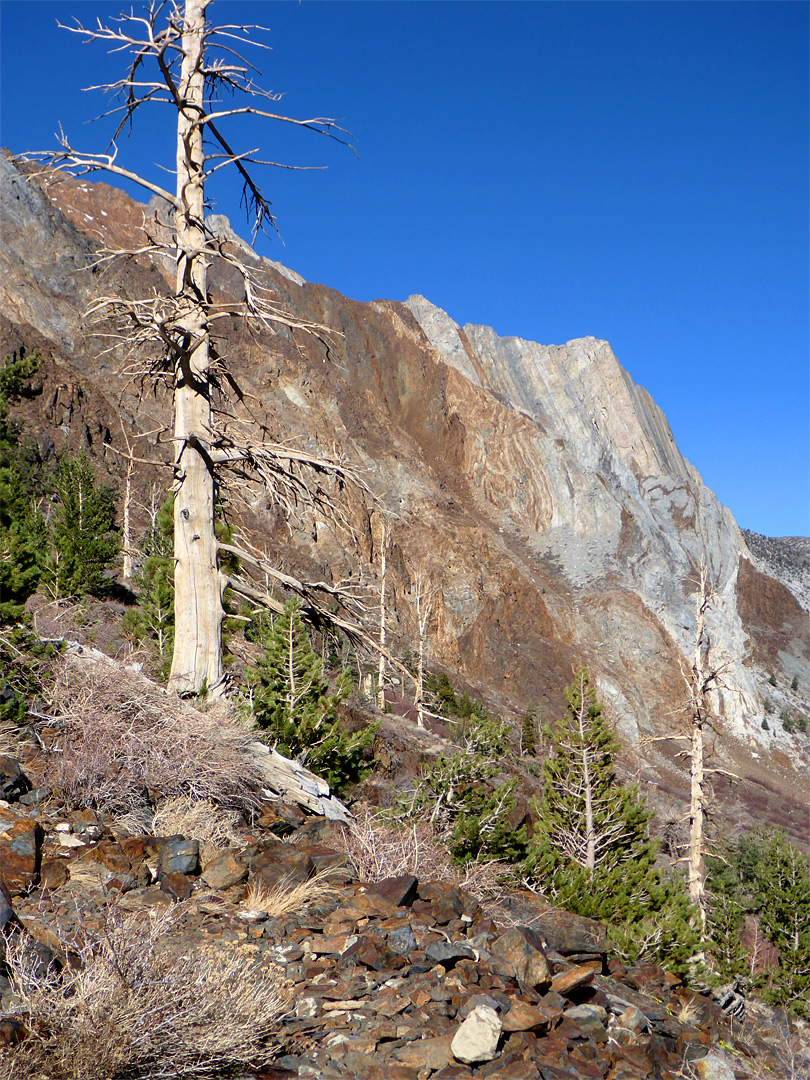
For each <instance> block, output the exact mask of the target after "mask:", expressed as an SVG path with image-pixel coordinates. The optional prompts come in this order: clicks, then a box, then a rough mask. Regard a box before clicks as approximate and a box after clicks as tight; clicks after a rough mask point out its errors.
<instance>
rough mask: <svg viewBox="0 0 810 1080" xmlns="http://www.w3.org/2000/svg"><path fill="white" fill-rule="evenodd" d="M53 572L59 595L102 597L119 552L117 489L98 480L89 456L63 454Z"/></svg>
mask: <svg viewBox="0 0 810 1080" xmlns="http://www.w3.org/2000/svg"><path fill="white" fill-rule="evenodd" d="M55 486H56V497H57V500H58V502H57V508H56V524H55V526H54V529H53V533H52V543H53V549H54V551H53V558H52V562H51V574H52V580H53V584H54V591H55V592H56V595H57V596H60V597H67V596H84V595H85V594H90V595H91V596H102V595H103V594H104V593H105V592H106V591H107V589H108V586H109V582H108V578H107V575H106V571H107V569H108V568H109V567H110V565H111V564H112V562H113V560H114V559H115V557H116V555H117V554H118V551H119V547H120V544H119V537H118V530H117V529H116V527H115V491H114V489H113V488H110V487H105V486H103V485H101V484H99V483H97V481H96V477H95V474H94V473H93V468H92V466H91V465H90V462H89V461H88V460H87V456H86V455H85V453H84V452H83V451H82V453H81V454H80V455H79V457H77V458H63V459H62V461H61V462H60V464H59V468H58V469H57V473H56V480H55Z"/></svg>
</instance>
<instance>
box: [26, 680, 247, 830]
mask: <svg viewBox="0 0 810 1080" xmlns="http://www.w3.org/2000/svg"><path fill="white" fill-rule="evenodd" d="M51 695H52V701H53V705H52V712H53V714H54V716H55V719H54V720H51V721H44V722H43V725H42V726H43V727H48V726H50V727H52V728H55V730H56V731H57V733H58V734H57V736H56V739H55V741H54V739H53V735H52V734H51V735H50V736H49V740H48V741H49V742H51V744H52V745H51V752H50V753H49V754H48V755H47V757H46V759H45V764H44V768H43V771H42V777H41V779H42V782H43V783H44V784H46V785H47V786H49V787H51V788H52V789H53V791H54V794H55V795H56V797H61V798H62V799H63V800H64V801H65V802H66V803H68V804H69V805H72V806H80V807H86V806H92V807H94V808H97V809H101V810H104V811H105V812H107V813H110V814H113V815H125V814H127V813H131V812H133V811H136V812H137V811H141V812H142V811H143V810H144V809H145V806H146V802H145V795H144V793H145V791H146V790H147V789H150V790H151V791H158V792H160V793H161V795H163V796H164V797H165V798H167V799H178V798H183V799H187V800H189V801H191V802H202V801H210V802H213V803H216V804H219V805H222V806H226V807H230V808H232V809H239V808H247V807H248V806H250V805H252V804H253V801H254V796H253V792H254V791H255V789H256V787H257V786H259V785H260V783H261V776H260V774H259V773H258V771H257V770H256V767H255V765H254V764H253V762H252V759H251V756H250V754H249V752H248V751H247V746H248V744H249V743H250V742H251V741H253V736H252V735H251V733H250V731H249V729H248V728H246V727H245V726H244V725H242V724H239V723H236V722H234V721H233V720H231V719H228V718H225V717H223V716H219V715H208V714H206V713H202V712H199V711H198V710H197V709H194V708H192V707H191V706H190V705H188V704H187V703H185V702H183V701H181V700H180V699H179V698H177V697H175V696H174V695H171V694H168V693H166V692H165V691H163V690H162V689H161V688H160V687H158V686H156V685H155V684H154V683H151V682H150V681H149V680H148V679H145V678H143V677H142V676H140V675H138V674H137V673H134V672H131V671H127V670H125V669H122V668H121V667H120V666H119V667H116V666H114V665H112V664H103V663H98V664H87V665H79V664H77V663H75V662H72V663H70V662H65V661H61V662H59V663H57V664H56V665H55V666H54V684H53V687H52V691H51Z"/></svg>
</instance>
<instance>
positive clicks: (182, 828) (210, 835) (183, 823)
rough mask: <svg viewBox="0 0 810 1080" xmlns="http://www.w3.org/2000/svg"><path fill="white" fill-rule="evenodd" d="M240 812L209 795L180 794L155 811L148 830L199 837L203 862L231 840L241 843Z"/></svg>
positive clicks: (191, 838)
mask: <svg viewBox="0 0 810 1080" xmlns="http://www.w3.org/2000/svg"><path fill="white" fill-rule="evenodd" d="M240 820H241V814H240V813H239V812H238V811H236V810H225V809H223V808H222V807H221V806H217V804H216V803H214V802H212V801H211V800H210V799H197V800H195V799H189V798H186V797H185V796H182V795H181V796H178V797H177V798H175V799H166V800H165V801H164V802H162V803H161V804H160V806H159V807H158V809H157V810H156V811H155V813H154V814H153V815H152V820H151V822H150V824H149V831H150V832H151V833H152V835H153V836H177V835H179V836H184V837H186V839H188V840H198V841H199V843H200V857H201V859H202V861H203V863H205V862H207V861H208V860H209V859H210V858H212V857H213V856H214V855H216V854H217V853H218V852H220V851H223V850H225V849H226V848H228V847H230V846H231V845H232V844H237V843H239V834H238V833H237V832H236V827H237V825H238V824H239V822H240Z"/></svg>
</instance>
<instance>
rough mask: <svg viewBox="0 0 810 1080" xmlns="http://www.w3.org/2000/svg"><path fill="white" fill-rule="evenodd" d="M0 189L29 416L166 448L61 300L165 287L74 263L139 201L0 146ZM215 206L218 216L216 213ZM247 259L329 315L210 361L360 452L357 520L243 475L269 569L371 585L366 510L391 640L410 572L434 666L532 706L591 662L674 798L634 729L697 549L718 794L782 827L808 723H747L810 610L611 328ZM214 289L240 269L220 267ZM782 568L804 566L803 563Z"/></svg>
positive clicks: (673, 693) (161, 276) (648, 703)
mask: <svg viewBox="0 0 810 1080" xmlns="http://www.w3.org/2000/svg"><path fill="white" fill-rule="evenodd" d="M0 195H1V196H2V212H3V219H4V228H3V236H2V243H1V244H0V248H1V250H0V260H2V262H1V263H0V265H2V267H3V275H2V281H0V305H1V306H2V314H1V315H0V333H1V336H2V339H3V340H2V343H0V344H2V347H3V350H4V352H8V351H10V350H11V349H13V348H17V347H19V345H20V344H24V345H25V346H26V348H28V349H31V348H33V347H35V346H39V347H40V348H41V349H42V350H43V353H44V355H45V356H46V364H45V366H44V368H43V373H42V379H43V392H42V394H41V395H40V397H39V398H38V399H37V402H36V403H35V405H34V406H32V407H31V408H30V409H29V416H28V419H29V422H30V424H31V425H32V427H33V429H34V430H36V431H37V432H38V434H39V436H40V438H41V439H43V440H51V441H53V442H54V443H55V444H56V447H57V449H58V448H59V446H60V445H62V444H64V443H65V442H67V443H72V444H73V445H77V444H78V443H79V442H83V443H84V444H85V445H87V444H88V442H89V443H91V444H92V447H93V450H94V452H101V450H102V449H103V448H104V446H105V444H108V445H109V444H112V445H113V446H116V445H122V442H123V440H122V437H121V435H120V434H119V432H120V422H121V420H122V421H123V423H124V424H126V425H127V426H129V425H132V426H133V427H134V428H135V429H137V430H139V431H142V432H153V434H151V435H149V437H148V438H147V439H146V440H144V441H145V442H147V443H150V444H151V448H150V451H149V454H150V456H151V457H153V458H162V459H163V460H168V459H169V457H170V444H169V443H168V435H167V434H164V435H160V434H154V431H155V430H156V429H157V428H159V427H160V426H161V424H165V423H166V421H167V418H168V406H169V402H168V400H167V398H166V397H165V396H164V397H161V396H160V395H157V396H155V395H152V394H149V395H146V396H143V397H139V396H138V394H137V392H136V387H135V385H134V384H132V383H128V382H127V381H126V380H125V379H124V378H123V377H122V376H121V375H120V374H118V372H119V370H120V366H121V359H122V354H121V350H120V348H117V347H116V348H114V349H113V351H112V352H111V353H104V352H103V348H104V346H103V345H102V344H100V342H99V340H98V339H96V338H93V337H92V336H91V335H90V334H89V333H88V331H87V329H86V328H85V327H84V325H83V316H82V312H83V311H84V309H85V308H86V306H87V303H88V300H89V299H90V298H92V296H94V295H98V293H99V292H102V291H103V292H110V291H113V290H121V291H126V292H129V293H130V294H132V295H135V294H136V293H137V291H138V290H144V289H155V288H157V289H161V288H165V287H166V280H167V272H168V271H167V268H166V267H161V266H159V265H155V264H152V263H150V262H149V261H148V260H140V261H138V260H133V261H131V262H130V263H129V264H128V265H126V266H125V267H121V268H118V269H116V270H111V271H107V272H104V273H102V272H100V271H98V270H95V271H94V270H93V269H92V268H91V264H92V262H93V260H94V254H93V253H94V252H95V251H96V250H97V248H98V247H99V245H102V244H111V245H118V246H120V245H124V244H128V245H131V244H132V243H133V241H134V240H135V239H137V237H138V236H139V235H142V234H141V232H140V230H141V228H142V225H143V222H144V207H142V206H139V205H138V204H136V203H134V202H132V201H131V200H129V199H128V198H127V197H126V196H124V195H123V194H122V193H120V192H116V191H114V190H113V189H110V188H108V187H106V185H103V184H99V185H93V184H87V183H84V184H82V183H77V182H73V181H62V182H59V183H56V184H53V185H51V186H49V187H47V188H46V194H43V193H42V191H41V189H40V188H39V186H38V185H37V184H35V183H33V182H32V181H31V180H29V179H26V178H24V177H23V176H21V175H20V174H19V172H18V171H17V170H16V168H15V167H14V165H13V164H12V163H11V162H10V161H9V160H6V159H0ZM216 225H217V229H218V231H219V232H220V233H221V234H222V235H223V236H227V235H228V234H229V228H230V227H229V226H228V225H227V222H224V221H221V220H219V221H217V223H216ZM230 235H231V238H232V236H233V234H230ZM262 262H263V273H265V275H266V279H267V281H268V283H269V284H270V285H271V286H272V287H273V289H274V290H275V292H276V294H277V297H278V299H279V301H280V302H283V303H284V304H285V305H286V306H287V307H288V308H289V309H290V310H291V311H292V312H294V313H295V314H296V315H298V316H300V317H301V318H302V319H308V320H313V321H317V322H320V323H322V324H324V325H326V326H328V327H330V328H331V330H332V336H331V341H330V343H329V348H328V351H327V349H326V348H325V347H324V345H323V343H321V342H318V341H316V340H314V339H313V338H311V337H310V338H307V337H304V336H301V337H298V336H296V339H295V340H294V341H293V340H292V339H291V337H290V335H289V333H287V332H285V333H279V334H276V335H266V334H261V335H257V336H253V335H251V334H250V333H248V332H247V331H246V330H245V329H244V328H240V327H238V326H234V327H232V328H231V330H230V332H229V335H228V338H229V340H228V354H229V364H230V367H231V370H232V371H233V373H234V375H235V377H236V379H237V381H238V383H239V385H240V387H241V389H242V391H243V393H244V395H245V401H247V402H248V403H249V405H250V407H251V409H252V411H253V413H254V415H255V416H257V417H258V418H259V419H262V420H263V421H265V422H266V423H267V425H268V427H269V428H270V430H272V431H273V433H274V435H275V437H276V438H279V439H282V438H289V439H294V440H296V443H297V445H303V446H306V447H308V448H310V449H313V450H317V451H318V452H320V453H330V452H331V451H332V448H333V447H337V448H339V449H340V451H341V452H343V453H344V454H345V455H346V456H347V457H348V458H349V459H351V460H353V461H354V462H356V463H357V464H359V465H361V466H362V467H364V468H365V470H366V471H365V474H364V475H365V477H366V480H367V483H368V485H369V487H370V488H371V490H372V491H373V493H374V495H375V496H376V497H377V500H378V501H377V502H376V504H375V503H373V502H372V501H371V500H369V499H366V500H361V499H359V498H351V499H349V501H348V502H347V503H346V505H345V511H346V514H347V516H348V519H349V521H350V523H351V526H352V529H353V531H351V532H349V533H340V532H338V531H336V530H335V528H334V526H333V524H332V523H331V522H328V521H325V520H316V519H313V518H311V517H310V518H305V519H304V520H302V521H301V522H299V523H295V524H294V523H285V522H284V520H283V519H282V517H281V515H280V514H279V513H278V511H277V508H275V507H274V504H273V502H272V499H271V498H268V497H267V496H266V495H265V496H261V497H256V498H255V499H254V500H253V501H252V502H251V503H250V505H249V506H246V507H243V508H242V510H241V511H240V514H241V520H242V522H243V525H244V527H245V528H248V529H250V530H251V532H252V535H253V538H254V540H255V541H256V542H257V543H259V545H260V546H262V547H265V546H266V547H267V548H268V550H269V551H270V552H271V553H272V554H273V556H274V557H275V558H277V560H278V561H279V563H281V564H283V565H284V566H285V567H288V568H290V569H296V570H301V571H307V572H310V573H314V574H317V575H331V577H332V578H334V579H338V578H343V577H347V576H350V575H355V576H357V575H359V576H360V577H361V578H362V580H363V581H364V582H365V583H367V584H370V585H371V586H372V587H373V586H374V583H375V581H376V579H377V574H378V568H379V551H378V543H379V536H380V522H381V520H382V518H383V517H384V516H387V520H388V522H389V527H390V531H391V534H392V541H393V546H392V553H391V556H390V558H389V569H390V580H389V585H388V588H389V596H390V597H391V605H390V612H391V617H392V633H393V636H394V639H395V640H396V641H397V644H398V647H399V648H400V649H403V650H404V649H405V648H407V647H408V645H409V644H412V643H413V640H414V636H415V617H414V611H413V604H412V598H411V594H410V589H411V586H412V583H413V579H414V576H415V575H416V574H417V573H418V572H422V573H424V574H426V575H427V576H428V577H429V578H430V580H431V581H432V582H433V583H434V584H435V586H436V587H437V588H438V589H439V594H440V599H439V603H438V605H437V613H436V620H435V624H434V626H433V628H432V635H431V642H430V662H431V664H432V665H434V666H438V667H444V668H446V669H447V670H448V671H449V672H450V673H451V675H453V676H454V677H455V678H456V679H457V680H458V681H461V682H463V683H465V684H466V685H468V686H469V688H470V689H471V690H473V691H475V692H477V693H479V694H481V695H483V696H485V697H486V698H487V699H488V700H489V701H490V702H491V703H492V704H493V705H494V706H496V707H498V708H500V709H501V710H502V711H503V712H504V713H505V714H507V715H519V713H520V712H521V711H522V710H523V709H525V708H526V707H528V706H531V705H534V706H535V707H537V708H538V710H539V711H540V712H541V713H543V714H544V715H545V716H546V717H548V718H551V717H553V716H554V715H555V714H556V713H557V712H558V711H559V710H560V708H561V703H562V698H561V690H562V687H563V686H564V685H565V684H566V683H567V682H569V681H570V673H571V667H572V665H579V664H581V663H585V664H587V666H588V667H589V669H590V670H591V672H592V674H593V675H594V676H595V678H596V680H597V683H598V686H599V690H600V694H601V695H602V697H603V698H604V700H605V702H606V704H607V705H608V707H609V710H610V712H611V714H612V716H613V718H614V720H615V722H616V724H617V726H618V727H619V729H620V731H621V733H622V734H623V736H624V737H625V740H626V741H627V743H628V746H629V748H630V750H629V752H628V761H627V766H628V768H629V769H633V770H638V771H639V773H640V775H641V776H642V778H643V779H645V780H646V781H648V782H650V783H651V784H653V785H654V786H655V787H656V789H657V790H658V791H659V794H661V797H662V798H664V797H670V796H672V797H674V798H675V799H676V800H677V799H679V798H680V797H681V795H682V793H683V790H684V784H685V780H686V769H685V765H684V763H683V761H682V760H680V759H678V758H677V752H678V750H679V745H678V744H676V743H672V742H660V741H652V740H654V739H658V738H660V736H662V735H664V734H667V733H672V732H673V731H676V730H677V731H680V730H682V727H680V725H681V723H682V721H681V719H679V717H678V707H679V705H680V704H681V702H682V700H683V696H684V684H683V678H682V675H681V663H682V662H686V657H688V656H689V655H690V649H691V645H692V635H693V628H694V584H693V579H694V576H695V573H696V570H697V569H698V568H699V566H700V564H701V563H705V565H706V566H707V568H708V570H709V573H710V576H711V578H712V580H713V581H714V582H715V583H716V585H717V589H718V597H717V601H716V603H715V604H714V606H713V609H712V613H711V627H710V629H711V634H712V641H713V646H714V648H715V650H716V656H720V657H723V658H726V659H728V660H731V661H732V664H731V668H730V672H729V677H728V684H729V689H728V690H727V691H725V692H724V693H723V694H722V695H720V696H719V698H718V701H717V702H716V705H717V709H718V712H719V715H720V717H721V722H720V726H719V728H718V733H717V740H716V749H717V754H718V756H719V757H720V758H721V759H722V763H723V766H724V767H725V768H727V769H728V768H730V770H731V771H732V772H734V773H736V774H737V775H739V776H742V777H743V778H744V783H743V784H741V785H739V786H738V787H737V788H736V789H734V791H731V790H729V789H727V788H724V787H723V786H722V784H720V782H718V787H717V795H718V797H719V798H720V799H721V800H722V801H723V803H724V805H725V807H726V810H727V812H730V813H735V814H737V816H738V817H739V818H740V820H742V818H743V816H746V815H748V816H750V815H755V816H756V815H759V816H764V817H766V818H767V819H768V820H771V821H773V822H779V823H782V824H785V825H786V826H788V827H792V828H793V829H794V830H796V829H798V828H799V827H800V823H801V821H803V820H804V813H805V812H804V804H805V801H806V794H805V792H806V779H805V777H806V769H807V758H806V756H804V757H803V756H802V755H803V753H804V750H805V748H806V746H807V741H806V738H805V739H804V741H801V740H802V739H803V737H802V736H801V735H800V734H799V735H796V734H794V735H792V736H791V735H789V734H788V733H787V732H784V731H783V730H782V728H781V725H780V724H779V723H778V722H772V723H771V725H770V727H771V730H770V732H767V731H763V730H762V727H761V724H762V719H763V702H764V699H765V698H766V697H770V698H771V699H773V700H775V701H776V704H777V705H778V706H780V707H781V706H782V705H783V704H784V706H785V707H790V708H792V709H794V710H795V709H803V710H805V711H807V702H806V700H805V697H804V694H805V693H806V690H807V688H808V686H810V665H809V664H808V649H807V615H806V610H805V609H803V607H802V606H801V603H800V599H797V596H796V595H795V594H794V592H793V591H791V588H790V587H789V586H790V585H791V582H795V580H798V579H797V578H795V575H794V578H790V577H787V578H785V577H784V575H783V576H782V577H783V581H787V584H783V583H782V581H777V580H776V579H775V578H774V577H772V576H770V573H771V572H770V571H769V570H768V568H767V566H766V565H765V564H764V563H760V561H759V560H760V558H761V553H760V554H757V553H756V552H752V551H751V550H749V547H748V546H747V544H746V541H745V539H744V538H743V536H742V535H741V533H740V531H739V529H738V528H737V525H736V523H735V522H734V519H733V517H732V515H731V514H730V512H729V511H728V510H727V509H725V508H724V507H722V506H721V505H720V503H719V502H718V501H717V499H716V498H715V496H714V495H713V494H712V493H711V492H710V491H708V489H707V488H705V486H704V485H703V483H702V481H701V479H700V476H699V475H698V473H697V472H696V471H695V469H694V468H692V466H691V465H690V464H689V463H688V462H687V461H686V460H685V459H684V458H683V457H682V455H681V454H680V452H679V451H678V448H677V446H676V445H675V442H674V439H673V436H672V433H671V431H670V429H669V426H668V424H667V421H666V418H665V417H664V415H663V414H662V412H661V411H660V409H658V408H657V406H656V405H655V403H654V402H653V401H652V399H651V398H650V396H649V394H647V392H646V391H645V390H643V389H642V388H640V387H637V386H636V385H635V384H634V383H633V381H632V379H631V378H630V376H629V375H628V374H627V372H625V371H624V370H623V369H622V368H621V366H620V365H619V363H618V361H617V360H616V358H615V356H614V355H613V353H612V351H611V349H610V347H609V345H608V344H607V343H606V342H600V341H597V340H595V339H594V338H583V339H580V340H577V341H572V342H569V343H567V344H566V345H562V346H542V345H538V344H536V343H533V342H527V341H523V340H521V339H519V338H499V337H498V336H497V335H496V334H495V333H494V332H493V331H492V330H491V329H489V328H487V327H479V326H466V327H464V328H461V327H459V326H458V325H457V324H456V323H454V322H453V321H452V319H450V318H449V317H448V316H447V315H446V314H445V313H444V312H442V311H440V310H439V309H438V308H436V307H434V306H433V305H432V304H430V303H429V301H427V300H425V299H424V298H422V297H411V298H410V299H409V300H408V301H407V302H406V303H405V304H398V303H393V302H390V301H378V302H375V303H371V304H361V303H356V302H354V301H351V300H348V299H346V298H345V297H343V296H341V295H340V294H338V293H336V292H334V291H333V290H331V289H328V288H325V287H322V286H317V285H312V284H308V283H305V282H303V281H302V279H300V278H299V277H298V276H297V275H296V274H294V273H292V272H290V271H287V270H285V269H284V268H283V267H279V266H278V264H274V263H270V262H269V261H267V260H263V261H262ZM212 288H213V290H214V291H215V292H217V291H218V292H219V293H221V294H228V292H229V291H230V290H232V289H233V288H235V284H234V282H233V281H232V279H231V278H230V277H229V275H228V273H227V271H226V270H225V269H223V268H221V267H216V266H215V267H214V268H213V275H212ZM119 418H120V419H119ZM108 458H109V460H111V461H112V460H114V458H113V455H109V454H108ZM139 480H140V483H141V485H142V486H143V487H146V486H148V485H149V484H150V483H151V482H152V481H153V480H154V475H151V474H149V473H148V472H147V470H146V469H143V470H142V472H141V474H140V478H139ZM763 571H764V572H763ZM795 574H797V575H799V579H800V578H801V577H802V575H804V577H805V578H806V574H807V569H806V567H805V568H804V569H802V568H801V567H798V568H796V569H795ZM796 591H797V592H801V590H796ZM803 595H807V594H806V593H804V594H803ZM771 673H773V674H774V675H775V677H776V678H777V684H778V685H777V688H776V690H775V691H774V689H773V688H772V687H771V685H770V683H769V682H768V681H767V679H768V676H769V675H770V674H771ZM794 676H796V677H797V678H798V681H799V691H798V693H795V692H793V691H791V690H790V689H789V684H790V683H791V680H792V679H793V677H794ZM772 720H773V718H772ZM777 729H778V730H777Z"/></svg>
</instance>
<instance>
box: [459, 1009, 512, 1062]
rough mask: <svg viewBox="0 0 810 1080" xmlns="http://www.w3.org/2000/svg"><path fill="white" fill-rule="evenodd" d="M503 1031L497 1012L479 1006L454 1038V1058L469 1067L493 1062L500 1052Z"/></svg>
mask: <svg viewBox="0 0 810 1080" xmlns="http://www.w3.org/2000/svg"><path fill="white" fill-rule="evenodd" d="M502 1029H503V1025H502V1023H501V1020H500V1017H499V1016H498V1014H497V1013H496V1012H495V1010H494V1009H491V1008H490V1007H489V1006H488V1005H479V1006H478V1007H477V1008H476V1009H473V1011H472V1012H471V1013H470V1014H469V1016H468V1017H467V1019H466V1020H464V1021H463V1023H462V1024H461V1026H460V1027H459V1029H458V1031H457V1032H456V1033H455V1035H454V1036H453V1041H452V1042H451V1044H450V1049H451V1050H452V1052H453V1057H454V1058H456V1060H457V1061H463V1062H465V1064H467V1065H473V1064H476V1063H478V1062H482V1061H492V1059H493V1058H494V1057H495V1056H496V1054H497V1051H498V1040H499V1039H500V1037H501V1031H502Z"/></svg>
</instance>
